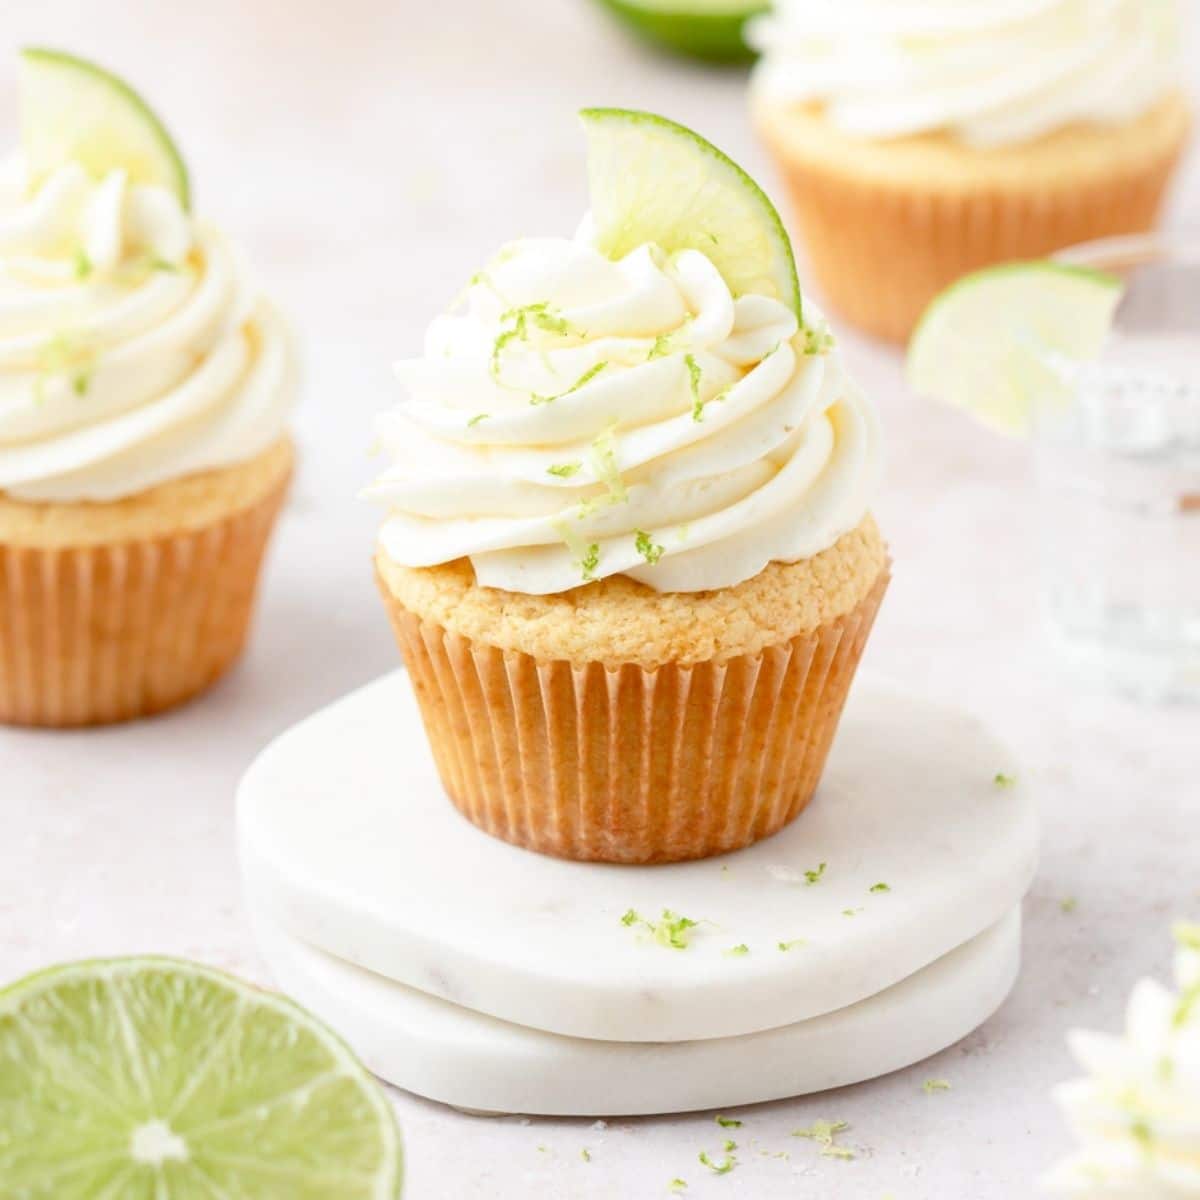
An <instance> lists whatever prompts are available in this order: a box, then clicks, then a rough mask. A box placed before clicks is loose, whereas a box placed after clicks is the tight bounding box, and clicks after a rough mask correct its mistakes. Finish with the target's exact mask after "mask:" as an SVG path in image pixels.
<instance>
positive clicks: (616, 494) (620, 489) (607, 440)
mask: <svg viewBox="0 0 1200 1200" xmlns="http://www.w3.org/2000/svg"><path fill="white" fill-rule="evenodd" d="M614 433H615V431H614V429H613V428H612V427H610V428H608V429H606V430H605V431H604V432H603V433H602V434H601V435H600V436H599V437H598V438H596V439H595V441H593V442H592V470H593V471H595V473H596V478H597V479H599V480H600V481H601V483H603V484H604V486H605V487H606V488H607V489H608V502H609V503H610V504H624V503H625V501H626V500H628V499H629V491H628V489H627V488H626V487H625V481H624V480H623V479H622V478H621V472H620V469H619V468H618V467H617V447H616V439H615V437H614Z"/></svg>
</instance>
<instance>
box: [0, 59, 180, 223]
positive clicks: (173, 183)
mask: <svg viewBox="0 0 1200 1200" xmlns="http://www.w3.org/2000/svg"><path fill="white" fill-rule="evenodd" d="M20 80H21V147H22V150H23V152H24V156H25V161H26V164H27V167H28V170H29V176H30V181H31V183H32V184H33V185H34V186H36V185H37V184H39V183H40V182H41V181H42V180H44V179H45V178H46V176H47V175H49V174H50V173H51V172H53V171H55V170H57V169H58V168H59V167H61V166H64V165H65V164H66V163H68V162H75V163H78V164H79V165H80V166H82V167H83V168H84V169H85V170H87V171H88V172H89V173H90V174H92V175H94V176H96V177H98V178H100V177H103V176H104V175H106V174H107V173H108V172H109V171H112V170H115V169H118V168H120V169H124V170H125V171H126V172H127V173H128V176H129V179H130V181H131V182H132V183H142V184H155V185H157V186H159V187H164V188H167V189H168V190H169V191H171V192H174V194H175V196H176V197H177V198H178V200H179V203H180V204H181V205H182V206H183V207H184V208H185V209H187V208H189V207H190V205H191V182H190V179H189V177H188V170H187V166H186V165H185V163H184V161H183V156H182V155H181V154H180V153H179V148H178V147H177V146H176V144H175V141H174V139H173V138H172V137H171V135H170V133H169V132H168V131H167V127H166V126H165V125H164V124H163V122H162V121H161V120H160V119H159V117H158V116H157V114H156V113H155V112H154V110H153V109H152V108H151V107H150V105H149V104H147V103H146V101H145V100H144V99H143V98H142V97H141V96H140V95H139V94H138V93H137V92H136V91H135V90H134V89H133V88H132V87H131V86H130V85H129V84H128V83H126V82H125V80H123V79H121V78H120V77H119V76H117V75H114V74H113V73H112V72H111V71H107V70H105V69H104V68H103V67H101V66H98V65H97V64H96V63H93V62H89V61H88V60H87V59H84V58H79V57H77V56H76V55H74V54H68V53H66V52H65V51H63V50H52V49H48V48H46V47H41V46H34V47H29V48H27V49H25V50H22V51H21V72H20Z"/></svg>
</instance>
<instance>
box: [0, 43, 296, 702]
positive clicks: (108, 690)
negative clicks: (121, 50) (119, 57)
mask: <svg viewBox="0 0 1200 1200" xmlns="http://www.w3.org/2000/svg"><path fill="white" fill-rule="evenodd" d="M21 85H22V107H23V112H22V146H21V152H20V153H19V154H18V155H16V156H14V157H13V158H11V159H10V160H9V161H8V162H7V163H6V164H5V166H4V167H3V170H2V172H0V721H5V722H9V723H15V724H25V725H51V726H67V725H87V724H95V723H100V722H109V721H119V720H124V719H127V718H131V717H138V716H143V715H146V714H149V713H153V712H156V711H159V710H161V709H165V708H168V707H170V706H172V705H175V704H178V703H180V702H181V701H184V700H186V699H188V698H189V697H191V696H194V695H195V694H196V693H198V692H200V691H202V690H203V689H204V688H206V687H208V686H209V685H210V684H211V683H213V682H214V681H215V680H216V679H217V678H218V677H219V676H220V675H221V674H222V672H223V671H225V670H226V668H227V667H229V665H230V664H231V663H232V662H233V661H234V660H235V659H236V658H237V656H238V654H239V652H240V650H241V648H242V645H243V643H244V641H245V637H246V630H247V626H248V624H249V620H250V615H251V609H252V607H253V602H254V594H255V588H256V582H257V577H258V573H259V567H260V565H261V562H262V558H263V553H264V551H265V549H266V545H267V541H268V538H269V536H270V533H271V528H272V525H273V524H274V521H275V518H276V516H277V514H278V512H279V509H280V506H281V504H282V502H283V498H284V493H285V491H286V489H287V485H288V480H289V477H290V475H291V470H292V449H291V443H290V442H289V440H288V437H287V433H286V428H285V426H286V418H287V413H288V409H289V407H290V405H291V402H292V396H293V390H294V388H293V375H294V372H293V365H292V355H291V349H290V345H289V341H288V338H287V335H286V333H285V331H284V328H283V326H282V325H281V323H280V320H279V318H278V317H277V316H276V314H275V312H274V311H273V310H272V309H271V307H270V306H269V305H268V304H267V303H266V302H265V301H264V300H263V299H262V298H261V297H260V296H259V295H258V293H257V291H256V289H255V287H254V286H253V284H252V283H251V281H250V279H249V276H248V275H247V272H246V269H245V267H244V266H243V264H242V263H241V261H240V260H239V259H238V257H237V256H236V254H235V253H234V251H233V249H232V248H231V247H230V245H229V244H228V243H227V242H226V240H225V239H224V237H223V236H222V235H221V234H220V233H219V232H218V231H217V230H215V229H213V228H212V227H210V226H208V225H207V224H205V223H203V222H200V221H198V220H197V219H196V218H195V217H194V216H193V215H192V212H191V204H190V189H189V186H188V178H187V173H186V170H185V169H184V167H183V164H182V160H181V159H180V157H179V155H178V152H177V151H176V150H175V147H174V145H173V143H171V141H170V139H169V137H168V135H167V134H166V131H165V130H164V129H163V127H162V125H161V124H160V123H159V122H158V121H157V119H156V118H155V117H154V116H153V114H152V113H151V112H150V111H149V110H148V109H147V108H146V107H145V105H144V103H143V102H142V101H141V100H140V99H138V97H137V96H136V95H135V94H134V93H133V92H132V91H130V90H129V88H128V87H127V86H126V85H125V84H123V83H122V82H121V81H119V80H117V79H115V78H114V77H113V76H111V75H109V74H107V73H106V72H104V71H103V70H101V69H100V68H98V67H95V66H94V65H92V64H89V63H86V62H83V61H81V60H78V59H74V58H71V57H69V56H66V55H61V54H58V53H56V52H50V51H27V52H26V53H25V55H24V56H23V61H22V80H21Z"/></svg>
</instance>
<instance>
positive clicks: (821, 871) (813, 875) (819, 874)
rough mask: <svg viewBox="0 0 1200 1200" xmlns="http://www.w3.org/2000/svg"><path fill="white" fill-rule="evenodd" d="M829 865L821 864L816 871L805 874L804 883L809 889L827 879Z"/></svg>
mask: <svg viewBox="0 0 1200 1200" xmlns="http://www.w3.org/2000/svg"><path fill="white" fill-rule="evenodd" d="M828 865H829V864H828V863H821V864H820V866H818V867H817V868H816V869H815V870H812V871H805V872H804V882H805V883H806V884H807V885H808V886H809V887H812V885H813V884H814V883H820V882H821V880H822V879H823V878H824V877H825V868H826V867H827V866H828Z"/></svg>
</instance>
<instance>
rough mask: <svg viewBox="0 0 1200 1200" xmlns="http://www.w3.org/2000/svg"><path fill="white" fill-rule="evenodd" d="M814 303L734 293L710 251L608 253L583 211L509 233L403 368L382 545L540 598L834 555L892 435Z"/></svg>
mask: <svg viewBox="0 0 1200 1200" xmlns="http://www.w3.org/2000/svg"><path fill="white" fill-rule="evenodd" d="M806 315H807V317H808V320H809V324H810V328H809V329H806V330H799V329H798V326H797V321H796V317H795V315H794V314H793V313H792V311H791V310H790V309H789V308H787V307H786V306H785V305H783V304H781V303H780V302H779V301H777V300H773V299H769V298H767V297H765V296H758V295H746V296H740V297H736V298H735V297H734V296H733V295H732V294H731V293H730V290H729V287H728V286H727V285H726V283H725V282H724V280H723V279H722V278H721V276H720V274H719V273H718V272H717V269H716V268H715V267H714V266H713V264H712V263H711V262H710V261H709V260H708V258H707V257H705V255H703V254H700V253H698V252H696V251H691V250H688V251H684V252H682V253H680V254H678V255H676V256H675V257H674V258H672V259H668V258H667V257H666V256H665V255H664V254H662V253H661V252H660V251H659V250H658V249H657V248H656V247H652V246H643V247H641V248H640V249H638V250H635V251H633V252H632V253H631V254H629V255H627V256H626V257H625V258H623V259H621V260H620V261H616V262H614V261H611V260H609V259H608V258H606V257H604V256H603V255H602V254H600V253H599V252H598V251H597V250H595V249H594V248H593V246H592V245H591V242H590V238H589V236H588V232H587V227H586V225H585V228H584V229H583V230H581V233H580V235H579V236H578V237H577V238H576V239H575V240H574V241H570V240H566V239H536V240H528V241H520V242H516V243H513V244H512V245H511V246H509V247H507V248H506V249H505V250H504V251H502V252H501V254H500V255H499V257H498V259H497V260H496V262H495V263H494V264H493V265H492V267H491V268H489V270H488V271H487V272H486V273H484V274H483V275H482V276H479V277H477V278H476V279H475V280H474V281H473V282H472V285H471V287H470V288H469V290H468V294H467V297H466V304H465V309H464V310H463V311H461V312H454V313H451V314H448V315H445V316H442V317H439V318H438V319H437V320H435V321H434V322H433V325H432V326H431V328H430V329H429V332H428V335H427V337H426V343H425V354H424V356H423V357H422V358H419V359H416V360H413V361H409V362H403V363H400V364H399V365H398V368H397V370H398V372H399V375H400V378H401V380H402V381H403V382H404V384H405V385H406V386H407V389H408V392H409V397H408V399H406V400H405V401H404V402H402V403H401V404H400V406H399V407H398V408H397V409H395V410H394V411H393V412H391V413H389V414H387V415H386V416H385V417H384V418H383V419H382V420H381V427H380V433H381V439H382V442H383V444H384V446H385V447H386V448H387V450H388V452H389V453H390V455H391V456H392V459H393V463H392V465H391V466H390V468H389V469H388V470H386V471H385V472H384V473H383V474H382V475H381V476H380V477H379V478H378V480H377V481H376V482H375V484H374V485H373V486H372V487H371V488H370V489H368V494H369V495H372V496H374V497H376V498H377V499H379V500H381V501H383V502H384V503H386V504H387V505H388V507H389V509H390V513H389V515H388V517H387V519H386V521H385V522H384V525H383V528H382V531H381V534H380V542H381V546H382V548H383V550H384V551H385V553H386V554H387V555H388V557H390V558H391V559H392V560H394V561H395V562H398V563H401V564H403V565H405V566H411V567H423V566H432V565H435V564H438V563H445V562H449V561H452V560H454V559H457V558H460V557H463V556H469V557H470V559H471V561H472V563H473V565H474V567H475V572H476V577H477V579H478V581H479V582H480V583H481V584H482V585H484V586H486V587H495V588H502V589H504V590H506V591H510V592H524V593H529V594H547V593H555V592H563V591H567V590H569V589H571V588H574V587H578V586H579V585H580V584H581V583H583V582H587V581H589V580H591V579H600V578H604V577H605V576H609V575H615V574H624V575H628V576H631V577H632V578H634V579H637V580H640V581H641V582H642V583H644V584H647V585H649V586H650V587H652V588H655V589H657V590H659V591H672V592H675V591H680V592H690V591H699V590H704V589H711V588H721V587H729V586H732V585H734V584H737V583H740V582H741V581H743V580H745V579H749V578H751V577H752V576H754V575H756V574H758V572H759V571H761V570H762V569H763V568H764V567H765V566H766V565H767V564H768V563H769V562H771V561H773V560H774V561H785V562H793V561H796V560H798V559H801V558H805V557H808V556H810V555H814V554H817V553H818V552H820V551H821V550H824V549H826V548H827V547H829V546H830V545H832V544H833V543H834V542H835V541H836V540H837V538H838V537H840V536H841V535H842V534H843V533H846V532H847V531H849V530H851V529H853V528H854V527H855V526H856V525H857V524H858V523H859V522H860V521H861V520H862V518H863V516H864V515H865V513H866V510H867V504H868V500H869V498H870V496H871V494H872V491H873V488H874V485H875V481H876V476H877V474H878V470H879V460H880V448H879V431H878V427H877V423H876V418H875V414H874V410H873V408H872V407H871V405H870V404H868V403H867V402H866V400H865V399H864V398H863V396H862V395H861V394H860V393H859V392H858V390H857V389H856V388H855V387H854V386H853V384H851V382H850V381H849V380H848V379H847V377H846V376H845V374H844V373H843V371H842V368H841V364H840V361H839V357H838V355H837V354H836V352H834V351H833V350H832V347H831V343H832V339H831V338H829V336H828V334H827V333H825V332H824V328H823V323H822V324H821V326H820V330H819V331H818V330H816V329H814V328H813V327H812V326H813V322H814V318H813V316H812V312H811V309H810V311H809V313H808V314H806ZM806 343H807V345H808V348H809V349H810V350H818V349H819V350H820V352H814V353H806V352H805V348H806Z"/></svg>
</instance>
